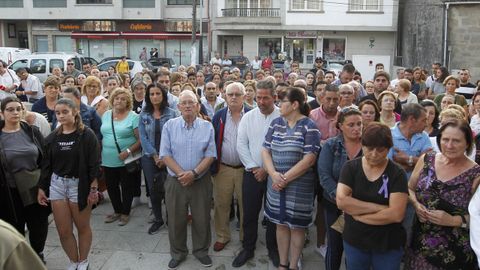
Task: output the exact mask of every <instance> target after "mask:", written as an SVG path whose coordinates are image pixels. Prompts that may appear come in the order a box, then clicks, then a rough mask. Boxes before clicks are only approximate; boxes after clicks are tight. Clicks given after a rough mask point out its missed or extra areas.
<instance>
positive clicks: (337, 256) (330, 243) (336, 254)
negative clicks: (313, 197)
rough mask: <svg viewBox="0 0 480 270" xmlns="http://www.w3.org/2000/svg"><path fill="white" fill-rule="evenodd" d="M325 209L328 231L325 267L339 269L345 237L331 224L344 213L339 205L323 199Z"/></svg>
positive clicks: (332, 269) (329, 269) (331, 269)
mask: <svg viewBox="0 0 480 270" xmlns="http://www.w3.org/2000/svg"><path fill="white" fill-rule="evenodd" d="M322 205H323V211H324V213H325V229H326V231H327V254H325V269H326V270H338V269H340V265H341V264H342V254H343V237H342V234H341V233H339V232H337V231H336V230H334V229H332V228H331V226H332V225H333V223H335V221H337V219H338V217H339V216H340V214H341V213H342V212H341V211H340V210H338V208H337V205H335V204H333V203H332V202H330V201H328V200H326V199H323V201H322Z"/></svg>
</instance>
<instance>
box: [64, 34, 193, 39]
mask: <svg viewBox="0 0 480 270" xmlns="http://www.w3.org/2000/svg"><path fill="white" fill-rule="evenodd" d="M71 37H72V38H73V39H117V38H123V39H159V40H169V39H191V38H192V35H191V34H190V33H169V32H155V33H136V32H135V33H133V32H110V33H72V36H71ZM199 37H200V34H197V38H199Z"/></svg>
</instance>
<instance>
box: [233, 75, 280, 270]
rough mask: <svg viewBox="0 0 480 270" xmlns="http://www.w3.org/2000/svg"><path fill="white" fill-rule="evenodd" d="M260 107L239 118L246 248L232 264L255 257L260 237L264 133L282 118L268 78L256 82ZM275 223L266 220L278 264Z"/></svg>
mask: <svg viewBox="0 0 480 270" xmlns="http://www.w3.org/2000/svg"><path fill="white" fill-rule="evenodd" d="M256 97H257V99H256V100H257V106H258V107H257V108H255V109H253V110H251V111H249V112H247V113H246V114H245V115H244V116H243V117H242V120H241V121H240V124H239V127H238V136H237V151H238V154H239V156H240V160H241V161H242V164H243V165H244V166H245V173H244V175H243V183H242V197H243V211H244V212H243V224H242V226H243V232H244V236H243V250H242V251H241V252H240V253H239V254H238V255H237V257H236V258H235V260H234V261H233V263H232V266H233V267H241V266H242V265H244V264H245V263H246V262H247V261H248V260H249V259H251V258H253V256H254V250H255V243H256V241H257V238H258V232H257V229H258V215H259V213H260V210H261V209H262V205H263V202H264V199H263V196H264V195H266V191H267V180H266V179H267V172H266V171H265V169H263V161H262V154H261V152H262V149H263V142H264V138H265V134H266V133H267V131H268V128H269V126H270V123H271V122H272V120H273V119H275V118H278V117H280V111H279V109H278V108H277V107H276V106H275V103H274V102H275V99H276V93H275V89H274V85H273V83H272V82H271V81H269V80H263V81H259V82H258V83H257V94H256ZM275 230H276V229H275V225H274V224H273V223H271V222H269V221H267V232H266V235H265V238H266V244H267V249H268V256H269V258H270V259H271V260H272V262H273V264H274V265H275V266H276V267H278V264H279V259H278V258H279V257H278V248H277V242H276V235H275Z"/></svg>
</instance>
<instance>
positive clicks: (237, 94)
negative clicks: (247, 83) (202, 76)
mask: <svg viewBox="0 0 480 270" xmlns="http://www.w3.org/2000/svg"><path fill="white" fill-rule="evenodd" d="M227 96H229V97H241V96H243V94H242V93H228V94H227Z"/></svg>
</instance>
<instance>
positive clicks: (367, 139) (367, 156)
mask: <svg viewBox="0 0 480 270" xmlns="http://www.w3.org/2000/svg"><path fill="white" fill-rule="evenodd" d="M392 146H393V140H392V132H391V131H390V128H389V127H388V126H386V125H384V124H381V123H371V124H370V125H369V126H368V127H366V128H365V130H364V132H363V134H362V152H363V157H359V158H356V159H354V160H350V161H347V162H346V163H345V165H344V166H343V168H342V171H341V173H340V178H339V183H338V187H337V196H336V202H337V205H338V208H339V209H341V210H343V211H344V212H345V228H344V231H343V246H344V248H345V259H346V265H347V266H348V269H349V270H363V269H373V270H398V269H400V263H401V261H402V257H403V248H404V246H405V242H406V238H407V235H406V232H405V229H404V228H403V226H402V220H403V218H404V216H405V211H406V208H407V202H408V191H407V190H408V188H407V175H406V174H405V171H404V170H403V169H402V167H400V166H399V165H397V164H396V163H394V162H393V161H390V160H389V159H388V157H387V154H388V151H389V149H390V148H391V147H392Z"/></svg>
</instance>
